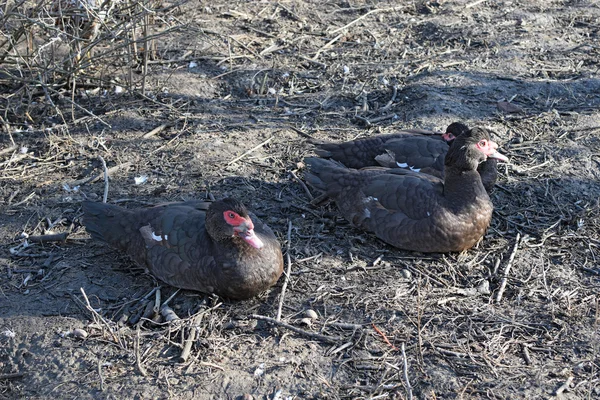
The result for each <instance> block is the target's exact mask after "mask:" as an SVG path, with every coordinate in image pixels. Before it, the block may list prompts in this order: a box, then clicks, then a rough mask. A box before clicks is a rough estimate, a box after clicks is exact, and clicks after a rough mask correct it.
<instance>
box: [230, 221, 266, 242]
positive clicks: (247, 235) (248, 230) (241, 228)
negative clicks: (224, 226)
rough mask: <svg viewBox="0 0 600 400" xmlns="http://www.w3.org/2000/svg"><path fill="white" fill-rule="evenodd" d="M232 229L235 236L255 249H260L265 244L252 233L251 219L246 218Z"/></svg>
mask: <svg viewBox="0 0 600 400" xmlns="http://www.w3.org/2000/svg"><path fill="white" fill-rule="evenodd" d="M233 231H234V232H235V234H236V235H237V236H239V237H240V238H242V239H243V240H245V241H246V243H248V244H249V245H250V246H252V247H254V248H255V249H260V248H261V247H263V246H264V245H265V244H264V243H263V242H262V240H260V239H259V238H258V236H256V233H254V224H253V223H252V220H251V219H250V218H248V219H247V220H246V222H243V223H241V224H240V225H238V226H236V227H234V228H233Z"/></svg>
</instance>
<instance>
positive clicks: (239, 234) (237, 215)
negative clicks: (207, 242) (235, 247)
mask: <svg viewBox="0 0 600 400" xmlns="http://www.w3.org/2000/svg"><path fill="white" fill-rule="evenodd" d="M206 229H207V231H208V233H209V235H210V236H211V237H212V238H213V239H214V240H215V241H223V240H231V239H235V238H240V239H242V240H243V241H244V242H246V243H247V244H248V245H250V246H252V247H254V248H256V249H260V248H261V247H263V246H264V243H263V242H262V240H260V239H259V238H258V236H256V233H255V232H254V223H253V222H252V219H251V218H250V216H249V215H248V210H247V209H246V207H244V205H243V204H242V203H241V202H239V201H238V200H236V199H232V198H226V199H223V200H220V201H216V202H214V203H212V204H211V205H210V208H209V209H208V212H207V214H206Z"/></svg>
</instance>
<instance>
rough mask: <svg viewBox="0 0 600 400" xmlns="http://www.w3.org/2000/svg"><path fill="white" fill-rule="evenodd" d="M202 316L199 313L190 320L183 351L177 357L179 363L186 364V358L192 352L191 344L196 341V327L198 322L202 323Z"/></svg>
mask: <svg viewBox="0 0 600 400" xmlns="http://www.w3.org/2000/svg"><path fill="white" fill-rule="evenodd" d="M203 316H204V313H200V314H198V315H196V316H195V317H194V318H193V319H192V323H191V326H190V334H189V336H188V337H187V339H185V343H184V344H183V350H182V351H181V356H179V362H180V363H184V362H186V361H187V359H188V357H189V356H190V353H191V351H192V344H194V340H196V325H198V324H199V323H200V321H202V317H203Z"/></svg>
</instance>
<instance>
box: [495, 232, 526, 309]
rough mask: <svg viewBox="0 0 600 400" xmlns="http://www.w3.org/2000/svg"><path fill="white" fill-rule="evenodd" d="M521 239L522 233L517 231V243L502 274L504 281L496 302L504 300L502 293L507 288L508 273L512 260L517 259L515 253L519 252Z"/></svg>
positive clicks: (501, 283)
mask: <svg viewBox="0 0 600 400" xmlns="http://www.w3.org/2000/svg"><path fill="white" fill-rule="evenodd" d="M520 241H521V234H520V233H517V237H516V238H515V244H514V246H513V248H512V251H511V252H510V256H509V257H508V262H507V263H506V267H504V272H503V274H502V281H501V282H500V288H499V289H498V293H497V294H496V303H500V301H501V300H502V295H504V290H505V289H506V283H507V282H508V273H509V272H510V268H511V267H512V262H513V260H514V259H515V255H516V254H517V249H518V248H519V242H520Z"/></svg>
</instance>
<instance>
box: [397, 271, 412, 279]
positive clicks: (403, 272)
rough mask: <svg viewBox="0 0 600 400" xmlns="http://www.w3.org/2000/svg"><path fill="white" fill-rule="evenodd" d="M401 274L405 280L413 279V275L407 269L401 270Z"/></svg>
mask: <svg viewBox="0 0 600 400" xmlns="http://www.w3.org/2000/svg"><path fill="white" fill-rule="evenodd" d="M400 274H401V275H402V277H403V278H404V279H410V278H412V273H411V272H410V271H409V270H407V269H403V270H401V271H400Z"/></svg>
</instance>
